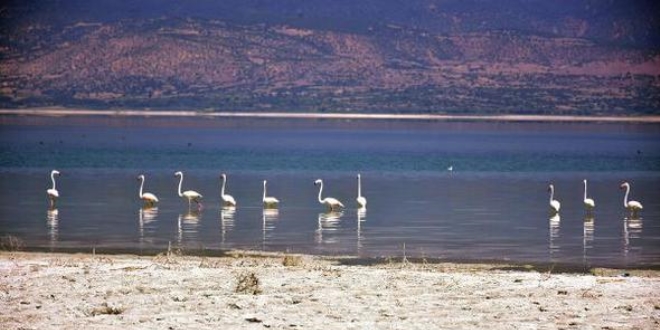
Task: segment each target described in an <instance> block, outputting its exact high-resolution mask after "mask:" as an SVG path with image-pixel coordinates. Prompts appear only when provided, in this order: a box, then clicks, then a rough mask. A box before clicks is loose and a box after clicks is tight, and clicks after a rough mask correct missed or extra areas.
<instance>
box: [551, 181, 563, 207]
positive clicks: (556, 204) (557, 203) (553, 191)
mask: <svg viewBox="0 0 660 330" xmlns="http://www.w3.org/2000/svg"><path fill="white" fill-rule="evenodd" d="M548 191H550V208H551V209H552V211H553V212H554V213H558V212H559V208H560V207H561V204H559V201H558V200H556V199H554V196H555V186H553V185H552V184H550V185H549V186H548Z"/></svg>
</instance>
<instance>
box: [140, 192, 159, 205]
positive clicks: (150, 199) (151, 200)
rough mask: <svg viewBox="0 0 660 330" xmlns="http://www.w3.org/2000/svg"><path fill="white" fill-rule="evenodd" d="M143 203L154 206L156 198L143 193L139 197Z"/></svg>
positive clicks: (150, 194) (156, 201)
mask: <svg viewBox="0 0 660 330" xmlns="http://www.w3.org/2000/svg"><path fill="white" fill-rule="evenodd" d="M140 199H142V200H143V201H144V202H146V203H149V204H156V203H158V197H156V195H154V194H152V193H144V194H142V196H141V197H140Z"/></svg>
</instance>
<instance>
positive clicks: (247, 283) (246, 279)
mask: <svg viewBox="0 0 660 330" xmlns="http://www.w3.org/2000/svg"><path fill="white" fill-rule="evenodd" d="M237 280H238V281H237V283H236V293H247V294H253V295H257V294H260V293H261V287H260V286H259V278H257V275H255V274H254V273H249V274H241V275H239V276H238V278H237Z"/></svg>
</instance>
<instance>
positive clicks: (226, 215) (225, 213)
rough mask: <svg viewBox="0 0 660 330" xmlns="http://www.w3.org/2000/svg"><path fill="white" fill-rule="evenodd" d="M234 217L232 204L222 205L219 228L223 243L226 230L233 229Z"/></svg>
mask: <svg viewBox="0 0 660 330" xmlns="http://www.w3.org/2000/svg"><path fill="white" fill-rule="evenodd" d="M235 217H236V208H235V207H232V206H227V207H223V208H222V209H220V230H221V236H220V238H221V243H222V245H224V244H225V238H226V237H225V236H226V234H227V232H230V231H231V230H232V229H234V219H235Z"/></svg>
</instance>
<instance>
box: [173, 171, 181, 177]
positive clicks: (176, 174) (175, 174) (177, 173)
mask: <svg viewBox="0 0 660 330" xmlns="http://www.w3.org/2000/svg"><path fill="white" fill-rule="evenodd" d="M179 175H183V173H182V172H181V171H179V172H176V173H174V176H179Z"/></svg>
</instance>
